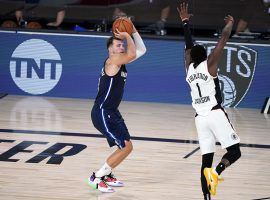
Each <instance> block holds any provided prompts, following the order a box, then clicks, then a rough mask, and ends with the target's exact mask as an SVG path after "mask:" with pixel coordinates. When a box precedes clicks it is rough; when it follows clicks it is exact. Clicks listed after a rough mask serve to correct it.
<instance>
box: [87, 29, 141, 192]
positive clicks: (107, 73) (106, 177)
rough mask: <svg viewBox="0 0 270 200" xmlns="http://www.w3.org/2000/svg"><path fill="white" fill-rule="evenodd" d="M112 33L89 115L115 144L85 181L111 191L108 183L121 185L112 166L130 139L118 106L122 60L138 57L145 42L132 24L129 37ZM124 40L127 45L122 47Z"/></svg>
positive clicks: (121, 157)
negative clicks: (113, 172) (112, 150)
mask: <svg viewBox="0 0 270 200" xmlns="http://www.w3.org/2000/svg"><path fill="white" fill-rule="evenodd" d="M114 34H115V37H110V38H109V39H108V41H107V49H108V53H109V57H108V58H107V59H106V60H105V62H104V66H103V68H102V71H101V75H100V78H99V84H98V94H97V97H96V100H95V103H94V106H93V108H92V112H91V118H92V122H93V124H94V126H95V128H96V129H98V130H99V131H100V132H101V133H102V134H103V135H104V136H105V137H106V138H107V141H108V143H109V146H110V147H112V146H117V147H118V149H117V150H116V151H114V152H113V153H112V154H111V155H110V156H109V157H108V158H107V160H106V162H105V163H104V165H103V166H102V167H101V168H100V169H99V170H98V171H97V172H96V173H93V175H92V176H91V177H90V178H88V184H89V185H90V186H92V187H93V188H95V189H98V190H100V191H101V192H114V189H113V188H111V187H110V186H116V187H121V186H123V183H122V182H121V181H119V180H117V179H116V178H115V176H114V175H113V174H112V170H113V169H114V168H115V167H117V166H118V165H119V164H120V163H121V162H122V161H123V160H124V159H125V158H126V157H127V156H128V155H129V154H130V152H131V151H132V148H133V147H132V142H131V140H130V135H129V132H128V129H127V127H126V124H125V122H124V119H123V118H122V116H121V114H120V112H119V110H118V106H119V104H120V102H121V100H122V96H123V92H124V86H125V83H126V78H127V70H126V66H125V64H128V63H130V62H132V61H134V60H136V59H137V58H139V57H141V56H142V55H143V54H145V52H146V48H145V45H144V43H143V40H142V38H141V36H140V35H139V33H138V32H137V30H136V28H135V27H134V25H133V33H132V37H133V39H134V41H133V39H132V38H131V36H130V35H129V34H128V33H126V32H119V31H118V29H116V33H114ZM124 40H126V42H127V49H126V50H125V47H124Z"/></svg>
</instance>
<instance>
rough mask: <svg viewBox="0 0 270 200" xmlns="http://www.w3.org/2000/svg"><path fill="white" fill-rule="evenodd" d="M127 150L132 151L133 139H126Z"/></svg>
mask: <svg viewBox="0 0 270 200" xmlns="http://www.w3.org/2000/svg"><path fill="white" fill-rule="evenodd" d="M125 145H126V146H125V148H124V149H125V151H127V153H131V152H132V150H133V145H132V142H131V141H125Z"/></svg>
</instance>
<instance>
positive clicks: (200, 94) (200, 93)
mask: <svg viewBox="0 0 270 200" xmlns="http://www.w3.org/2000/svg"><path fill="white" fill-rule="evenodd" d="M196 86H197V88H198V91H199V96H200V97H202V92H201V88H200V86H199V83H196Z"/></svg>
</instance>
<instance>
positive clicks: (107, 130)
mask: <svg viewBox="0 0 270 200" xmlns="http://www.w3.org/2000/svg"><path fill="white" fill-rule="evenodd" d="M101 114H102V121H103V124H104V126H105V128H106V132H107V133H109V135H110V136H111V138H113V139H114V141H115V143H116V144H117V146H119V148H120V149H122V148H123V146H121V144H120V143H119V142H118V141H117V139H116V138H115V137H114V135H113V133H111V132H110V131H109V129H108V127H107V124H106V121H105V117H104V109H101Z"/></svg>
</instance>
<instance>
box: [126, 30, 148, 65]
mask: <svg viewBox="0 0 270 200" xmlns="http://www.w3.org/2000/svg"><path fill="white" fill-rule="evenodd" d="M132 37H133V39H134V43H135V47H136V57H135V58H134V59H133V60H131V61H130V62H132V61H134V60H137V59H138V58H139V57H141V56H142V55H144V54H145V53H146V47H145V45H144V42H143V40H142V38H141V36H140V34H139V33H138V31H137V29H136V28H135V26H134V25H133V31H132Z"/></svg>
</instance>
